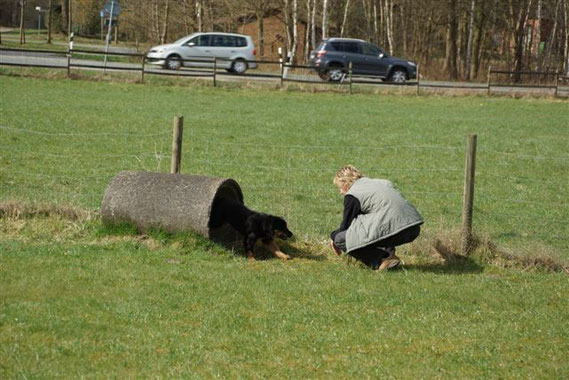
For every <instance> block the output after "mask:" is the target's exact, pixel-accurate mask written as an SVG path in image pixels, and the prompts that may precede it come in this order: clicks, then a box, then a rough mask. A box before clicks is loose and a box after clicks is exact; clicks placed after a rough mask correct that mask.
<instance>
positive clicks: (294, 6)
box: [290, 0, 298, 65]
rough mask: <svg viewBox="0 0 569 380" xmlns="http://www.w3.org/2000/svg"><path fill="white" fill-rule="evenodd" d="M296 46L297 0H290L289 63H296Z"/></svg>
mask: <svg viewBox="0 0 569 380" xmlns="http://www.w3.org/2000/svg"><path fill="white" fill-rule="evenodd" d="M297 47H298V0H292V47H291V55H290V64H291V65H295V64H296V49H297Z"/></svg>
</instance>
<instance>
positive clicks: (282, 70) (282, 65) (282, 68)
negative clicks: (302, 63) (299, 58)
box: [279, 58, 284, 88]
mask: <svg viewBox="0 0 569 380" xmlns="http://www.w3.org/2000/svg"><path fill="white" fill-rule="evenodd" d="M279 61H280V62H281V64H280V66H281V83H280V86H281V88H282V87H283V78H284V62H283V59H282V58H280V59H279Z"/></svg>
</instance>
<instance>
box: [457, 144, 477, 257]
mask: <svg viewBox="0 0 569 380" xmlns="http://www.w3.org/2000/svg"><path fill="white" fill-rule="evenodd" d="M476 137H477V136H476V135H468V139H467V143H466V166H465V172H464V196H463V200H462V236H461V249H462V253H463V254H464V255H468V254H469V251H470V247H471V243H472V208H473V204H474V172H475V163H476Z"/></svg>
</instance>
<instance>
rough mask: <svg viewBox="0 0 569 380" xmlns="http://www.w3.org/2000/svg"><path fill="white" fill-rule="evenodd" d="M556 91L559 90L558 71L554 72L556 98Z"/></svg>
mask: <svg viewBox="0 0 569 380" xmlns="http://www.w3.org/2000/svg"><path fill="white" fill-rule="evenodd" d="M557 91H559V73H555V95H554V96H555V97H556V98H557Z"/></svg>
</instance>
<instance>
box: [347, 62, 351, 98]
mask: <svg viewBox="0 0 569 380" xmlns="http://www.w3.org/2000/svg"><path fill="white" fill-rule="evenodd" d="M348 75H349V76H350V94H351V93H352V61H350V63H349V65H348Z"/></svg>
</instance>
